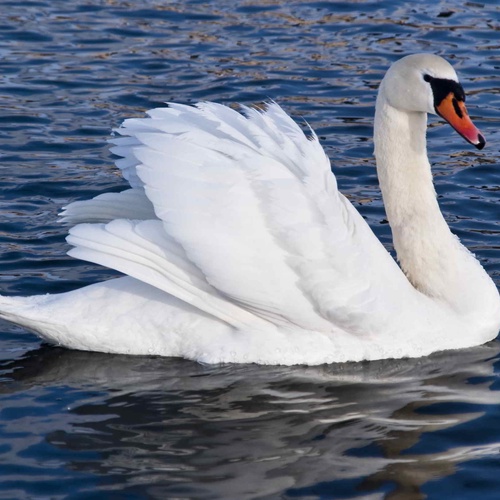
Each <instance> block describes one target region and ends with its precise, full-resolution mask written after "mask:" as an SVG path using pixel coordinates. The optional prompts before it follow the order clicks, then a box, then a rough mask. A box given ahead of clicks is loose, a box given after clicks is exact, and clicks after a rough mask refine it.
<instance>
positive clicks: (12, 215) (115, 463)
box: [0, 0, 500, 500]
mask: <svg viewBox="0 0 500 500" xmlns="http://www.w3.org/2000/svg"><path fill="white" fill-rule="evenodd" d="M497 5H498V3H497V2H495V1H483V2H461V3H458V2H451V1H434V2H431V1H428V0H425V1H422V2H397V1H395V0H393V1H387V2H386V1H363V0H359V1H350V2H324V1H323V2H314V1H289V2H278V1H273V0H260V1H253V2H244V1H242V2H227V1H225V0H223V1H218V2H201V1H186V2H175V1H171V2H166V1H149V2H134V1H121V0H107V1H105V0H101V1H98V0H88V1H83V0H67V1H62V0H56V1H51V2H48V1H47V2H46V1H27V2H23V3H22V5H20V4H19V3H18V2H11V1H5V0H0V9H1V12H2V15H1V16H0V124H1V127H0V183H1V184H0V185H1V190H0V210H1V211H0V249H1V252H0V263H1V264H0V266H1V267H0V270H1V272H0V293H2V294H4V295H20V294H22V295H31V294H38V293H57V292H63V291H67V290H71V289H75V288H78V287H80V286H84V285H87V284H89V283H94V282H96V281H101V280H104V279H108V278H112V277H115V276H116V275H117V273H115V272H113V271H109V270H106V269H103V268H99V267H97V266H93V265H91V264H88V263H85V262H79V261H76V260H74V259H71V258H70V257H67V256H66V251H67V250H68V246H67V244H66V242H65V239H64V238H65V234H66V230H67V228H65V227H63V226H61V225H60V224H59V223H58V222H57V213H58V212H59V210H60V208H61V207H62V206H64V205H66V204H68V203H69V202H71V201H74V200H80V199H87V198H89V197H92V196H95V195H97V194H99V193H103V192H107V191H120V190H122V189H123V188H124V186H125V184H124V181H123V180H122V179H121V178H120V177H119V176H118V175H117V173H116V171H115V170H114V168H113V157H112V155H111V154H110V153H109V152H108V144H107V139H108V138H109V137H110V132H111V130H112V129H113V128H115V127H117V126H118V125H119V124H120V122H121V121H122V120H123V119H124V118H126V117H131V116H142V115H143V113H144V111H145V110H147V109H150V108H152V107H156V106H160V105H162V103H164V102H166V101H176V102H182V103H194V102H197V101H200V100H213V101H217V102H223V103H227V104H229V103H235V102H240V103H244V104H259V103H262V102H264V101H266V100H269V99H274V100H276V101H277V102H279V103H280V104H281V105H282V106H283V107H284V108H285V109H286V110H287V111H288V112H289V114H291V115H292V116H293V117H295V118H296V119H297V120H298V121H299V122H307V123H309V124H310V125H311V126H312V127H313V128H314V129H315V130H316V132H317V133H318V135H319V136H320V138H321V142H322V144H323V146H324V148H325V150H326V151H327V153H328V154H329V156H330V158H331V160H332V167H333V170H334V172H335V174H336V176H337V178H338V182H339V186H340V188H341V190H342V191H343V192H344V193H345V194H346V195H347V196H348V197H349V198H350V199H351V200H352V201H353V203H354V204H355V206H356V207H357V208H358V209H359V210H360V211H361V213H362V214H363V216H364V217H365V218H366V219H367V220H368V221H369V223H370V225H371V226H372V227H373V229H374V230H375V232H376V233H377V235H378V236H379V237H380V238H381V239H382V241H383V242H384V244H386V245H387V247H388V248H391V247H390V245H391V243H390V234H389V228H388V225H387V223H386V221H385V215H384V210H383V206H382V202H381V198H380V193H379V190H378V185H377V180H376V175H375V169H374V160H373V158H372V151H373V143H372V124H373V113H374V103H375V96H376V90H377V86H378V83H379V81H380V79H381V78H382V76H383V74H384V72H385V70H386V69H387V67H388V66H389V65H390V63H391V62H393V61H395V60H396V59H398V58H399V57H401V56H403V55H406V54H409V53H415V52H432V53H436V54H439V55H442V56H444V57H446V58H447V59H448V60H450V61H451V62H452V63H453V65H454V66H455V68H456V70H457V72H458V73H459V76H460V77H461V80H462V83H463V85H464V87H465V90H466V92H467V94H468V98H467V104H468V109H469V112H470V114H471V116H472V118H473V119H474V121H475V123H476V124H477V125H478V126H479V128H480V129H481V130H482V132H483V133H484V135H485V136H486V139H487V141H488V145H487V147H486V148H485V149H484V150H482V151H477V150H475V149H474V148H472V147H471V146H469V145H468V144H466V143H465V142H464V141H463V139H462V138H460V137H459V136H458V135H456V134H454V133H453V131H452V130H451V129H450V128H449V127H448V126H447V125H445V124H444V123H442V120H439V119H436V118H435V117H433V118H431V119H430V128H429V132H428V141H429V143H428V152H429V157H430V159H431V163H432V164H433V168H434V174H435V182H436V189H437V192H438V195H439V198H440V204H441V207H442V209H443V211H444V213H445V216H446V219H447V220H448V222H449V223H450V225H451V227H452V229H453V231H454V232H455V233H456V234H457V235H458V236H459V237H460V238H461V239H462V241H463V242H464V243H465V244H466V245H467V246H468V247H469V248H470V249H471V250H472V251H473V252H474V253H476V254H477V256H478V257H479V258H480V260H481V262H482V264H483V265H484V266H485V268H486V269H487V271H488V272H489V273H490V275H491V276H492V277H493V278H494V279H495V281H496V283H497V285H500V227H499V222H498V221H499V220H500V210H499V204H498V200H499V193H498V189H499V188H498V186H499V185H500V170H499V161H498V158H499V154H500V153H499V149H500V127H499V126H498V123H499V121H500V97H499V89H500V80H499V78H498V73H499V68H500V50H499V49H500V31H499V29H500V22H499V21H500V7H498V6H497ZM499 369H500V343H499V342H498V341H493V342H490V343H489V344H487V345H485V346H481V347H478V348H475V349H469V350H464V351H457V352H448V353H441V354H436V355H433V356H430V357H428V358H422V359H417V360H399V361H384V362H375V363H373V362H372V363H360V364H342V365H330V366H322V367H314V368H313V367H311V368H307V367H292V368H290V367H261V366H253V365H244V366H231V365H226V366H204V365H201V364H197V363H193V362H189V361H183V360H178V359H167V358H148V357H126V356H112V355H103V354H95V353H82V352H72V351H68V350H64V349H61V348H56V347H51V346H47V345H44V344H42V343H41V341H40V340H39V339H38V338H37V337H35V336H34V335H33V334H31V333H30V332H28V331H25V330H23V329H21V328H19V327H15V326H12V325H9V324H7V323H5V322H2V323H1V324H0V498H1V499H33V498H37V499H45V498H50V499H60V498H82V499H84V498H85V499H92V498H96V499H101V498H106V499H108V498H109V499H114V498H120V499H121V498H126V499H146V498H155V499H156V498H158V499H165V498H169V499H170V498H171V499H257V498H258V499H275V498H286V499H294V498H299V499H344V498H345V499H351V498H356V499H370V500H371V499H379V498H386V499H391V500H394V499H397V500H406V499H410V500H412V499H423V498H431V499H443V498H444V499H448V498H450V499H471V500H472V499H477V498H482V499H497V498H499V496H500V493H499V492H500V474H499V472H500V411H499V403H500V392H499V390H500V376H499Z"/></svg>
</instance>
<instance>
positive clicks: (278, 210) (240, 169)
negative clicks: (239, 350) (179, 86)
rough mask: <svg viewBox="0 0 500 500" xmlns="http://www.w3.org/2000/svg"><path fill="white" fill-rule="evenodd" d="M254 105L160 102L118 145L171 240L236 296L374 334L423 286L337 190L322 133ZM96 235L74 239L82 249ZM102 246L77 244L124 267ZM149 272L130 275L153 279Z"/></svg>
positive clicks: (310, 322)
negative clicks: (403, 300) (239, 107)
mask: <svg viewBox="0 0 500 500" xmlns="http://www.w3.org/2000/svg"><path fill="white" fill-rule="evenodd" d="M244 112H245V114H246V116H243V115H242V114H240V113H238V112H236V111H234V110H232V109H230V108H228V107H225V106H221V105H217V104H211V103H202V104H198V105H197V107H189V106H182V105H171V106H170V107H168V108H163V109H157V110H153V111H150V112H149V115H150V118H145V119H134V120H126V121H125V122H124V124H123V126H122V127H121V128H120V129H118V133H119V134H122V135H123V136H125V137H121V138H118V139H115V140H114V142H115V143H117V144H118V146H117V147H116V148H115V149H114V152H115V153H117V154H119V155H122V156H124V160H121V161H122V162H123V164H124V165H127V167H126V168H128V169H129V170H127V176H128V178H129V179H132V180H133V185H135V186H144V190H145V193H146V196H147V198H148V199H149V200H150V202H151V203H152V205H153V206H154V212H155V214H156V216H157V217H158V218H159V219H160V220H161V221H162V223H163V226H162V229H163V230H164V231H165V233H166V234H167V235H168V237H169V238H170V239H172V240H174V241H175V242H176V243H177V244H178V245H179V246H180V247H181V248H182V249H183V251H184V252H185V258H186V260H187V261H189V262H190V263H191V265H192V266H193V267H194V268H196V269H197V270H199V272H200V273H201V275H202V276H203V277H204V280H205V281H206V284H207V285H209V286H210V287H211V289H212V290H215V291H217V293H218V294H219V295H220V296H222V297H225V299H226V300H227V302H228V303H231V304H232V305H234V306H235V307H238V308H239V309H242V310H246V311H249V312H251V313H253V315H256V316H260V317H261V318H265V319H266V320H271V321H272V322H273V323H275V324H279V325H288V326H290V327H299V328H301V329H309V330H318V331H324V332H335V331H338V330H339V329H340V330H343V331H346V332H349V333H353V334H358V335H370V332H371V331H373V330H375V329H380V327H381V326H383V325H384V324H385V321H386V318H387V317H391V316H392V322H393V323H394V315H396V316H397V311H393V310H390V305H389V306H388V304H391V303H401V294H402V293H403V294H404V293H407V294H408V300H413V296H414V294H415V292H414V290H413V289H412V288H411V286H410V285H409V283H408V281H407V280H406V278H405V277H404V275H403V274H402V272H401V271H400V269H399V268H398V266H397V265H396V263H395V262H394V260H393V259H392V258H391V257H390V255H389V254H388V253H387V252H386V251H385V249H384V248H383V246H382V245H381V244H380V243H379V241H378V240H377V238H376V237H375V236H374V235H373V233H372V231H371V230H370V228H369V227H368V226H367V224H366V223H365V221H364V220H363V219H362V218H361V216H360V215H359V214H358V213H357V211H356V210H355V209H354V208H353V207H352V206H351V204H350V203H349V201H348V200H347V199H346V198H344V197H343V196H342V195H341V194H340V193H339V192H338V190H337V186H336V182H335V178H334V176H333V175H332V173H331V171H330V163H329V160H328V158H327V157H326V155H325V153H324V151H323V149H322V148H321V146H320V144H319V142H318V140H317V138H316V136H315V135H314V134H313V135H312V137H310V138H308V137H306V136H305V134H304V133H303V132H302V130H301V129H300V128H299V127H298V126H297V124H296V123H295V122H293V120H291V118H290V117H288V115H287V114H286V113H285V112H284V111H283V110H282V109H281V108H280V107H279V106H278V105H276V104H271V105H269V106H268V108H267V109H266V110H265V111H258V110H255V109H249V108H244ZM157 228H158V230H159V231H160V230H161V229H160V227H159V226H157ZM100 230H101V231H102V230H103V229H102V228H101V229H100ZM73 234H75V233H73ZM94 236H95V235H94ZM88 237H89V233H87V234H80V235H79V239H75V238H72V239H71V240H70V242H71V243H73V244H75V245H76V246H77V248H83V247H84V246H85V240H86V238H88ZM146 239H147V237H146ZM100 251H103V252H104V251H105V250H103V249H102V248H101V250H99V249H95V248H94V249H92V252H93V253H92V256H91V255H90V250H89V251H88V252H87V251H85V252H79V253H78V251H77V253H78V256H79V257H81V258H84V259H87V260H92V261H94V262H100V263H102V264H104V265H108V266H110V267H115V268H118V269H119V268H120V267H119V266H117V265H114V264H113V259H106V262H105V261H104V259H102V258H100V259H99V257H98V255H97V254H96V252H97V253H99V252H100ZM90 257H91V258H90ZM145 258H146V260H147V259H148V257H145ZM162 258H163V259H164V262H163V263H160V267H162V266H163V267H168V265H169V263H168V258H169V256H168V255H164V256H163V257H162ZM129 260H130V259H129ZM132 260H133V259H132ZM136 268H137V269H139V268H140V266H139V267H137V266H136ZM122 270H125V272H128V271H127V270H126V269H124V268H123V267H122ZM141 272H142V271H135V274H132V275H133V276H135V277H136V278H138V279H143V280H145V281H146V282H148V283H150V284H152V281H151V279H152V278H151V276H150V275H148V274H147V273H143V274H142V275H141ZM154 284H155V286H160V287H161V285H160V284H158V282H156V281H155V283H154ZM200 289H201V288H200ZM168 291H169V293H173V294H176V292H175V291H172V287H170V288H168ZM396 295H397V296H398V298H399V300H398V301H397V302H395V301H394V300H393V299H394V298H395V297H396ZM388 308H389V309H388Z"/></svg>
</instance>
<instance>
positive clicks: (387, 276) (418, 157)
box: [0, 54, 500, 364]
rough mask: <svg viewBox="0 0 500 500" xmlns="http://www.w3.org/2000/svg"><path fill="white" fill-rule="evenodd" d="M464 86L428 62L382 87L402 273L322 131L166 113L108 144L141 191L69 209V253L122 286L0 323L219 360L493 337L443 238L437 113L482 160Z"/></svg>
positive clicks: (412, 347) (258, 116)
mask: <svg viewBox="0 0 500 500" xmlns="http://www.w3.org/2000/svg"><path fill="white" fill-rule="evenodd" d="M464 99H465V96H464V95H463V90H462V88H461V86H460V84H459V83H458V79H457V76H456V73H455V71H454V70H453V68H452V67H451V65H449V64H448V63H447V62H446V61H445V60H444V59H442V58H440V57H437V56H433V55H429V54H418V55H413V56H407V57H405V58H403V59H401V60H399V61H397V62H396V63H394V64H393V65H392V66H391V68H390V69H389V71H388V72H387V74H386V76H385V77H384V79H383V81H382V83H381V86H380V89H379V94H378V98H377V105H376V115H375V131H374V141H375V156H376V162H377V172H378V176H379V181H380V186H381V190H382V194H383V199H384V204H385V207H386V211H387V217H388V220H389V222H390V225H391V229H392V232H393V238H394V245H395V248H396V251H397V257H398V260H399V262H400V265H401V268H400V267H399V266H398V265H397V263H396V262H395V261H394V259H393V258H392V257H391V256H390V254H389V253H388V252H387V251H386V250H385V248H384V247H383V246H382V244H381V243H380V242H379V240H378V239H377V238H376V237H375V235H374V234H373V232H372V231H371V229H370V228H369V226H368V225H367V224H366V222H365V221H364V219H363V218H362V217H361V216H360V214H359V213H358V212H357V211H356V209H355V208H354V207H353V206H352V205H351V203H350V202H349V201H348V200H347V199H346V198H345V197H344V196H343V195H342V194H341V193H340V192H339V191H338V189H337V185H336V181H335V177H334V175H333V174H332V173H331V170H330V163H329V160H328V158H327V157H326V155H325V153H324V151H323V149H322V147H321V146H320V144H319V142H318V139H317V137H316V136H315V135H314V132H312V131H311V134H312V136H311V137H306V135H304V133H303V132H302V130H301V129H300V128H299V127H298V126H297V125H296V124H295V122H293V121H292V120H291V118H289V117H288V115H287V114H286V113H285V112H284V111H283V110H282V109H281V108H280V107H279V106H278V105H276V104H274V103H273V104H270V105H269V106H268V107H267V109H266V110H264V111H259V110H255V109H250V108H246V107H242V111H243V114H240V113H239V112H237V111H234V110H232V109H230V108H228V107H225V106H222V105H217V104H213V103H200V104H198V105H196V107H190V106H183V105H177V104H171V105H170V106H169V107H166V108H162V109H154V110H151V111H149V112H148V114H149V117H148V118H143V119H129V120H126V121H125V122H124V123H123V125H122V126H121V127H120V128H119V129H118V131H117V132H118V133H119V135H120V137H118V138H116V139H114V140H113V141H112V142H113V143H114V145H115V147H114V148H113V149H112V151H113V152H114V153H116V154H117V155H118V156H120V157H121V159H120V160H118V161H117V166H118V168H119V169H120V170H121V172H122V174H123V176H124V177H125V179H127V180H128V182H129V183H130V186H131V188H130V189H128V190H126V191H124V192H122V193H113V194H105V195H101V196H98V197H96V198H94V199H92V200H88V201H78V202H74V203H72V204H70V205H69V206H68V207H66V208H65V210H64V211H63V212H62V216H63V220H64V221H66V222H67V223H72V224H76V225H75V226H74V227H72V229H71V230H70V231H69V236H68V242H69V243H70V244H71V245H72V246H73V248H72V249H71V250H70V252H69V253H70V255H72V256H74V257H77V258H80V259H83V260H87V261H90V262H94V263H97V264H101V265H103V266H107V267H110V268H113V269H116V270H118V271H121V272H122V273H123V274H125V275H126V276H124V277H122V278H118V279H114V280H110V281H106V282H104V283H98V284H95V285H91V286H87V287H84V288H82V289H79V290H75V291H72V292H68V293H63V294H59V295H43V296H32V297H0V317H2V318H4V319H7V320H9V321H11V322H14V323H16V324H19V325H23V326H25V327H27V328H29V329H31V330H33V331H35V332H36V333H37V334H38V335H39V336H40V337H41V338H43V339H45V340H46V341H48V342H51V343H55V344H59V345H63V346H66V347H68V348H73V349H82V350H93V351H103V352H114V353H128V354H156V355H163V356H180V357H185V358H188V359H193V360H198V361H203V362H208V363H217V362H238V363H244V362H255V363H262V364H320V363H331V362H340V361H361V360H374V359H382V358H401V357H417V356H424V355H427V354H430V353H431V352H434V351H439V350H445V349H457V348H465V347H470V346H474V345H478V344H481V343H484V342H486V341H488V340H491V339H493V338H494V337H495V336H496V335H497V333H498V330H499V328H500V298H499V295H498V292H497V289H496V286H495V285H494V283H493V282H492V280H491V279H490V278H489V276H488V275H487V274H486V272H485V271H484V269H483V268H482V267H481V265H480V264H479V262H478V261H477V260H476V259H475V257H474V256H473V255H472V254H471V253H470V252H469V251H468V250H467V249H466V248H465V247H464V246H462V245H461V243H460V242H459V240H458V238H457V237H456V236H454V235H453V234H452V233H451V231H450V229H449V228H448V226H447V224H446V222H445V220H444V218H443V216H442V214H441V212H440V209H439V206H438V203H437V200H436V195H435V191H434V187H433V183H432V174H431V169H430V164H429V161H428V159H427V153H426V139H425V135H426V122H427V113H438V114H440V115H441V116H442V117H443V118H445V119H446V120H447V121H448V122H449V123H450V124H451V125H452V126H453V127H454V128H455V129H456V130H457V131H458V132H459V133H460V134H461V135H463V136H464V137H465V138H466V139H467V140H468V141H469V142H471V143H472V144H474V145H475V146H476V147H478V148H482V147H483V146H484V139H483V137H482V136H481V134H480V133H479V131H478V130H477V129H476V128H475V127H474V125H473V124H472V122H471V121H470V119H469V117H468V115H467V112H466V109H465V106H464V104H463V101H464Z"/></svg>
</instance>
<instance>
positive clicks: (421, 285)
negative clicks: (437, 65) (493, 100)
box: [374, 88, 498, 313]
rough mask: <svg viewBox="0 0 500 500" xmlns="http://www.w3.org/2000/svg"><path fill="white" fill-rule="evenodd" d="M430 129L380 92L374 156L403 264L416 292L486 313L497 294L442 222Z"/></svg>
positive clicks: (423, 117) (417, 115)
mask: <svg viewBox="0 0 500 500" xmlns="http://www.w3.org/2000/svg"><path fill="white" fill-rule="evenodd" d="M426 129H427V114H426V113H420V112H407V111H401V110H398V109H396V108H394V107H392V106H391V105H390V104H389V103H388V102H387V99H386V98H385V95H384V91H383V88H381V91H380V92H379V96H378V98H377V107H376V113H375V130H374V141H375V156H376V161H377V173H378V178H379V182H380V188H381V190H382V195H383V199H384V204H385V209H386V213H387V218H388V220H389V223H390V226H391V230H392V234H393V239H394V247H395V249H396V252H397V257H398V261H399V262H400V265H401V268H402V269H403V271H404V272H405V274H406V276H407V277H408V279H409V281H410V282H411V283H412V284H413V286H414V287H415V288H416V289H418V290H419V291H421V292H422V293H424V294H425V295H428V296H429V297H433V298H436V299H440V300H443V301H445V302H447V303H448V304H449V305H451V306H452V307H453V308H455V309H456V310H460V311H461V312H465V313H467V312H469V311H473V310H477V309H478V308H480V309H481V304H480V301H481V300H484V299H485V297H484V293H486V294H487V295H488V297H491V299H492V300H495V301H497V300H498V299H497V297H498V293H497V291H496V287H495V286H494V284H493V282H492V281H491V280H490V278H489V277H488V275H487V274H486V272H485V271H484V269H483V268H482V267H481V265H480V264H479V262H478V261H477V260H476V259H475V258H474V256H473V255H472V254H471V253H470V252H469V251H468V250H467V249H466V248H465V247H464V246H463V245H461V244H460V242H459V240H458V238H457V237H456V236H454V235H453V234H452V233H451V231H450V229H449V227H448V225H447V224H446V221H445V220H444V218H443V215H442V213H441V210H440V208H439V205H438V202H437V199H436V193H435V190H434V185H433V181H432V173H431V167H430V164H429V160H428V159H427V148H426ZM481 294H483V297H482V298H481V297H478V295H481Z"/></svg>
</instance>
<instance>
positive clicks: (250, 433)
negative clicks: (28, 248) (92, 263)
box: [0, 342, 500, 499]
mask: <svg viewBox="0 0 500 500" xmlns="http://www.w3.org/2000/svg"><path fill="white" fill-rule="evenodd" d="M499 351H500V346H499V344H498V343H496V342H494V343H491V344H489V345H487V346H482V347H479V348H476V349H471V350H468V351H464V352H450V353H443V354H439V355H434V356H431V357H429V358H424V359H420V360H403V361H392V362H389V361H384V362H374V363H363V364H344V365H332V366H324V367H296V368H289V367H261V366H259V367H257V366H253V365H246V366H231V365H227V366H219V367H214V366H202V365H200V364H196V363H192V362H188V361H183V360H175V359H162V358H146V357H126V356H110V355H102V354H92V353H84V352H71V351H66V350H63V349H58V348H52V347H42V348H40V349H39V350H36V351H31V352H30V353H27V354H26V356H25V357H22V358H20V359H18V360H16V361H6V362H4V363H3V366H2V368H3V370H4V383H3V384H2V389H1V392H2V395H3V397H6V396H7V395H8V396H9V398H10V401H11V402H15V404H11V405H10V408H8V409H4V410H3V411H2V412H0V417H1V418H2V421H3V426H2V433H1V437H0V449H4V448H5V449H7V448H10V453H9V454H10V455H13V458H14V463H11V464H9V470H11V471H13V470H15V469H16V468H17V467H18V465H17V464H16V463H15V462H16V459H17V460H19V461H21V462H26V461H27V460H35V459H36V457H37V456H38V454H39V453H40V451H41V450H42V449H43V450H44V456H45V458H44V460H43V462H44V463H43V467H44V469H45V468H46V467H47V464H46V462H48V463H49V464H52V465H53V467H52V469H53V472H52V470H51V467H49V468H48V470H45V472H44V477H43V478H40V477H38V478H36V479H35V478H34V479H33V483H34V484H36V485H37V487H39V488H47V489H48V490H49V491H50V488H54V485H53V484H52V483H54V482H56V481H57V476H58V473H59V471H60V470H61V469H64V470H65V471H66V472H65V474H66V476H67V477H70V478H71V480H72V481H73V480H76V481H77V484H78V483H79V482H80V481H82V479H83V478H88V477H89V476H90V477H92V480H93V484H94V485H96V486H95V487H98V488H99V491H101V494H103V492H106V491H112V490H113V489H114V488H115V487H116V485H117V484H119V485H120V491H122V492H124V493H125V492H129V493H130V494H132V495H133V494H134V493H136V494H137V495H139V496H141V495H144V496H145V497H146V496H148V495H151V496H153V497H155V498H200V499H202V498H203V499H205V498H221V499H223V498H227V499H234V498H276V497H277V495H278V494H280V493H282V492H284V494H285V496H286V497H287V498H288V497H289V498H296V497H304V498H311V497H312V498H316V497H321V498H344V495H346V496H348V497H350V495H352V494H353V492H357V494H359V495H361V494H369V493H372V494H374V493H376V492H378V493H380V492H387V493H388V496H387V498H393V499H396V498H397V499H417V498H425V496H424V494H425V493H429V492H433V491H434V492H435V494H437V493H436V492H439V491H440V483H439V480H440V479H442V478H445V477H446V476H450V475H452V474H455V473H457V471H459V469H460V468H461V467H463V465H461V464H463V463H466V464H467V465H466V466H465V467H464V468H463V469H462V470H461V475H463V476H465V477H466V478H467V477H468V476H471V477H472V474H473V473H474V472H473V471H474V470H475V465H474V464H475V461H479V462H484V463H488V461H490V460H491V459H492V458H496V457H497V456H498V450H499V446H500V441H499V439H500V432H499V430H498V426H497V425H496V422H495V420H496V419H497V418H498V410H497V405H498V403H500V394H499V393H498V392H497V391H495V390H492V389H495V387H494V386H493V382H494V381H495V379H496V376H495V365H496V364H498V358H499ZM27 424H29V425H27ZM495 427H496V429H495ZM20 429H22V431H21V432H20ZM450 430H451V431H452V433H454V434H456V433H459V434H460V433H467V434H468V436H469V437H468V438H466V439H464V440H463V442H462V443H460V444H457V443H455V444H454V443H452V442H450V440H449V438H450V435H452V434H450ZM16 449H17V450H18V452H19V453H15V454H13V453H12V452H13V451H14V450H16ZM48 457H50V458H48ZM54 465H55V467H54ZM11 473H12V472H11ZM108 488H109V489H108ZM446 488H448V490H449V491H450V490H452V489H453V482H452V483H451V486H450V484H449V483H447V485H446ZM349 492H350V493H349ZM348 493H349V495H347V494H348ZM373 498H375V497H373ZM434 498H444V497H439V496H435V497H434ZM447 498H450V497H447ZM451 498H452V497H451Z"/></svg>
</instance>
